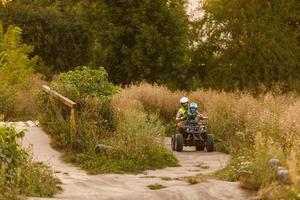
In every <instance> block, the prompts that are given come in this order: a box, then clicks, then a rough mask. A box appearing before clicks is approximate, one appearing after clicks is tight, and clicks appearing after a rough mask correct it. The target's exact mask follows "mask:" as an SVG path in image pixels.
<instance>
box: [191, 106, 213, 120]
mask: <svg viewBox="0 0 300 200" xmlns="http://www.w3.org/2000/svg"><path fill="white" fill-rule="evenodd" d="M188 118H189V119H190V120H196V121H197V122H199V121H200V120H204V119H208V117H206V116H204V115H202V114H201V113H199V111H198V105H197V104H196V103H194V102H192V103H190V107H189V112H188Z"/></svg>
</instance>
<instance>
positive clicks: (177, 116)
mask: <svg viewBox="0 0 300 200" xmlns="http://www.w3.org/2000/svg"><path fill="white" fill-rule="evenodd" d="M184 119H185V117H184V116H182V115H181V114H180V112H178V113H177V115H176V122H180V121H183V120H184Z"/></svg>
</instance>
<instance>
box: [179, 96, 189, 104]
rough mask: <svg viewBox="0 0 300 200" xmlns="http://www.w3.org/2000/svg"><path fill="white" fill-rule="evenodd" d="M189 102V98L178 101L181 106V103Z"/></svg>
mask: <svg viewBox="0 0 300 200" xmlns="http://www.w3.org/2000/svg"><path fill="white" fill-rule="evenodd" d="M188 102H189V98H187V97H182V98H181V99H180V103H181V104H183V103H188Z"/></svg>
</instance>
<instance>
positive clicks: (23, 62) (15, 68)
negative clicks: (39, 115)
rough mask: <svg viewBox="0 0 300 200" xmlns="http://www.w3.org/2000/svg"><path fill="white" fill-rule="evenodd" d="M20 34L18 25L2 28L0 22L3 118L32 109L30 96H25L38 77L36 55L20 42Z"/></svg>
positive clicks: (31, 48) (32, 110) (0, 99)
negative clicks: (35, 71)
mask: <svg viewBox="0 0 300 200" xmlns="http://www.w3.org/2000/svg"><path fill="white" fill-rule="evenodd" d="M21 34H22V30H21V29H20V28H18V27H14V26H9V27H8V28H7V30H6V31H4V30H3V27H2V24H0V91H1V93H0V115H3V118H4V119H6V120H7V119H10V118H13V117H16V115H18V114H20V113H22V114H23V115H26V113H28V111H29V110H30V112H32V113H33V112H34V109H31V108H32V107H31V105H30V104H31V102H32V101H33V100H32V99H31V100H30V99H28V98H27V97H29V96H30V95H31V94H32V93H33V88H34V85H35V83H36V82H37V81H38V78H37V77H36V76H34V67H35V66H37V62H38V60H39V57H37V56H35V57H31V56H30V54H31V53H32V51H33V47H32V46H29V45H26V44H23V43H22V38H21ZM29 80H31V81H29ZM25 100H27V102H26V103H25ZM21 101H22V102H23V103H24V104H22V103H20V102H21Z"/></svg>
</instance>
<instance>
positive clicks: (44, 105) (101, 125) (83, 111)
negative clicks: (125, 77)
mask: <svg viewBox="0 0 300 200" xmlns="http://www.w3.org/2000/svg"><path fill="white" fill-rule="evenodd" d="M50 87H51V88H52V89H54V90H56V91H57V92H59V93H61V94H63V95H64V96H66V97H67V98H69V99H71V100H72V101H75V102H76V103H77V114H78V119H77V130H78V138H79V141H78V142H79V145H80V147H81V148H84V149H86V148H88V147H89V146H91V145H90V144H89V143H90V142H91V141H95V140H96V139H97V135H100V134H101V133H103V132H105V131H106V130H107V129H110V128H112V126H113V123H112V119H111V115H110V114H109V103H110V100H111V98H112V95H113V94H114V93H116V92H117V87H116V86H114V85H113V84H112V83H110V82H109V81H108V78H107V73H106V71H105V70H104V68H99V69H97V70H95V69H90V68H88V67H82V68H78V69H77V70H74V71H69V72H67V73H62V74H60V75H59V77H58V79H57V80H55V81H53V82H52V83H51V84H50ZM39 107H40V116H39V118H40V121H41V123H42V124H43V126H44V127H45V128H46V129H47V130H48V131H49V132H50V133H52V134H53V135H54V140H56V141H57V142H54V145H55V146H57V147H59V148H63V149H68V148H69V147H70V145H71V144H70V127H69V123H70V109H69V108H67V107H66V106H65V105H63V104H62V103H61V102H60V101H58V100H57V99H56V98H53V97H49V96H47V95H46V94H45V93H44V92H41V93H40V94H39Z"/></svg>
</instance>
